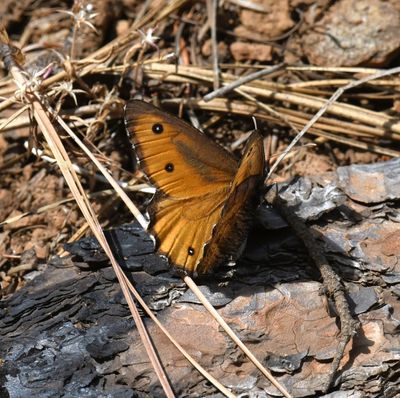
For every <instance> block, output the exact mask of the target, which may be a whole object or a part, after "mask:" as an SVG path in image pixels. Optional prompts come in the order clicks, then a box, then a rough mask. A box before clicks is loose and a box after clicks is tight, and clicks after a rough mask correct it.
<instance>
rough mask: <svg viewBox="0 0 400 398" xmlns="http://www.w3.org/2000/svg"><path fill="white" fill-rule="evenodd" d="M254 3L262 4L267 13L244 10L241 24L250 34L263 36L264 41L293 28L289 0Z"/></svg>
mask: <svg viewBox="0 0 400 398" xmlns="http://www.w3.org/2000/svg"><path fill="white" fill-rule="evenodd" d="M253 3H256V4H260V5H261V6H262V7H263V8H264V9H265V12H257V11H252V10H248V9H243V10H242V12H241V13H240V22H241V23H242V25H243V27H244V28H246V30H247V31H248V33H250V34H251V32H257V33H260V34H262V36H263V37H264V39H270V38H274V37H277V36H280V35H282V34H283V33H285V32H286V31H287V30H288V29H290V28H291V27H293V25H294V22H293V21H292V19H291V18H290V12H291V10H290V6H289V1H288V0H282V1H275V0H253Z"/></svg>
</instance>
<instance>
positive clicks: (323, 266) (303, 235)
mask: <svg viewBox="0 0 400 398" xmlns="http://www.w3.org/2000/svg"><path fill="white" fill-rule="evenodd" d="M266 199H267V201H268V202H269V203H271V204H272V205H274V207H276V208H277V209H278V211H279V212H280V213H281V214H282V216H283V217H284V218H285V220H286V222H287V223H288V224H289V225H290V226H291V227H292V228H293V230H294V231H295V233H296V236H298V237H299V238H300V239H301V240H302V241H303V243H304V246H305V247H306V248H307V251H308V253H309V255H310V257H311V258H312V260H313V262H314V264H315V265H316V267H317V268H318V270H319V271H320V273H321V276H322V280H323V285H324V287H325V288H326V289H327V292H328V294H329V296H330V297H332V298H333V300H334V302H335V305H336V309H337V313H338V316H339V319H340V338H339V343H338V345H337V348H336V353H335V356H334V358H333V361H332V365H331V371H330V373H329V375H328V378H327V381H326V384H325V386H324V391H325V392H326V391H327V390H328V389H329V387H330V386H331V384H332V382H333V380H334V377H335V375H336V372H337V370H338V368H339V364H340V360H341V359H342V358H343V354H344V350H345V348H346V346H347V344H348V342H349V341H350V339H351V338H352V337H353V336H354V335H355V334H356V333H357V330H358V328H359V322H358V321H356V320H355V319H353V318H352V316H351V313H350V309H349V305H348V301H347V299H346V296H345V287H344V286H343V284H342V282H341V280H340V278H339V277H338V275H337V274H336V273H335V271H334V270H333V269H332V267H331V266H330V265H329V262H328V260H327V259H326V257H325V255H324V253H323V252H322V250H321V248H320V246H319V245H318V243H317V242H316V240H315V237H314V235H313V234H312V230H313V229H312V228H310V227H309V226H306V224H305V223H304V222H303V221H302V220H301V219H299V217H298V216H297V215H296V213H295V212H294V211H293V210H292V209H291V208H290V207H289V206H288V205H287V204H286V202H285V201H284V200H283V199H282V198H280V197H279V194H278V193H277V192H276V190H274V189H271V190H270V191H269V192H268V194H267V198H266Z"/></svg>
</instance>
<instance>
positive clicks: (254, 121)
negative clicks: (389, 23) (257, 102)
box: [251, 116, 258, 130]
mask: <svg viewBox="0 0 400 398" xmlns="http://www.w3.org/2000/svg"><path fill="white" fill-rule="evenodd" d="M251 118H252V119H253V123H254V130H258V126H257V119H256V117H255V116H252V117H251Z"/></svg>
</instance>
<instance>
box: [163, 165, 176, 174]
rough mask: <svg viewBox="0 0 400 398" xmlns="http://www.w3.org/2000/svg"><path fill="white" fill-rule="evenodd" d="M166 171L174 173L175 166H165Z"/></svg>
mask: <svg viewBox="0 0 400 398" xmlns="http://www.w3.org/2000/svg"><path fill="white" fill-rule="evenodd" d="M165 171H168V173H171V172H172V171H174V165H173V164H172V163H167V164H166V165H165Z"/></svg>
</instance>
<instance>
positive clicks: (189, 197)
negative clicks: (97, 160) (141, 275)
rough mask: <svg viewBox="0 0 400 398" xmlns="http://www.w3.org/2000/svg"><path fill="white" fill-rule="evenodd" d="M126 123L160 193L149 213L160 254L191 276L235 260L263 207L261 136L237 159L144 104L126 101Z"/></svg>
mask: <svg viewBox="0 0 400 398" xmlns="http://www.w3.org/2000/svg"><path fill="white" fill-rule="evenodd" d="M125 125H126V129H127V132H128V136H129V137H130V139H131V142H132V144H133V147H134V150H135V152H136V157H137V161H138V165H139V168H141V169H142V170H143V172H144V173H145V175H146V176H147V178H148V180H149V181H150V183H151V184H152V185H154V186H155V187H156V189H157V191H156V194H155V195H154V197H153V199H152V201H151V203H150V205H149V207H148V209H147V210H148V214H149V216H150V225H149V231H150V233H151V234H152V235H153V236H154V238H155V241H156V247H157V250H158V252H159V253H160V254H162V255H165V256H166V257H167V258H168V260H169V262H170V264H171V265H173V266H174V267H175V268H176V269H177V270H178V271H181V272H183V273H185V274H190V275H194V276H196V275H198V274H204V273H208V272H209V271H210V270H212V269H213V268H214V267H216V266H218V265H220V264H221V263H224V262H226V261H227V260H228V259H229V258H232V257H233V258H236V257H237V255H238V252H239V250H240V247H241V246H242V245H243V242H244V241H245V240H246V237H247V233H248V231H249V228H250V226H251V221H252V219H253V217H254V213H255V210H256V208H257V206H258V205H259V202H260V197H261V194H260V193H261V191H260V187H262V185H263V180H264V170H265V169H264V158H265V157H264V146H263V139H262V136H261V135H260V134H259V133H258V132H257V131H254V132H253V133H252V134H251V136H250V138H249V140H248V142H247V145H246V148H245V150H244V154H243V158H242V159H241V161H240V162H238V161H237V160H236V159H235V158H234V156H233V155H231V154H230V153H229V152H228V151H226V150H225V149H224V148H223V147H222V146H220V145H218V144H217V143H215V142H214V141H212V140H211V139H210V138H208V137H207V136H206V135H205V134H203V133H202V132H200V131H199V130H197V129H195V128H194V127H192V126H191V125H189V124H188V123H186V122H184V121H183V120H182V119H179V118H177V117H175V116H173V115H171V114H169V113H167V112H164V111H162V110H160V109H158V108H156V107H155V106H153V105H151V104H149V103H146V102H143V101H139V100H131V101H129V102H128V103H127V105H126V107H125Z"/></svg>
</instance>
